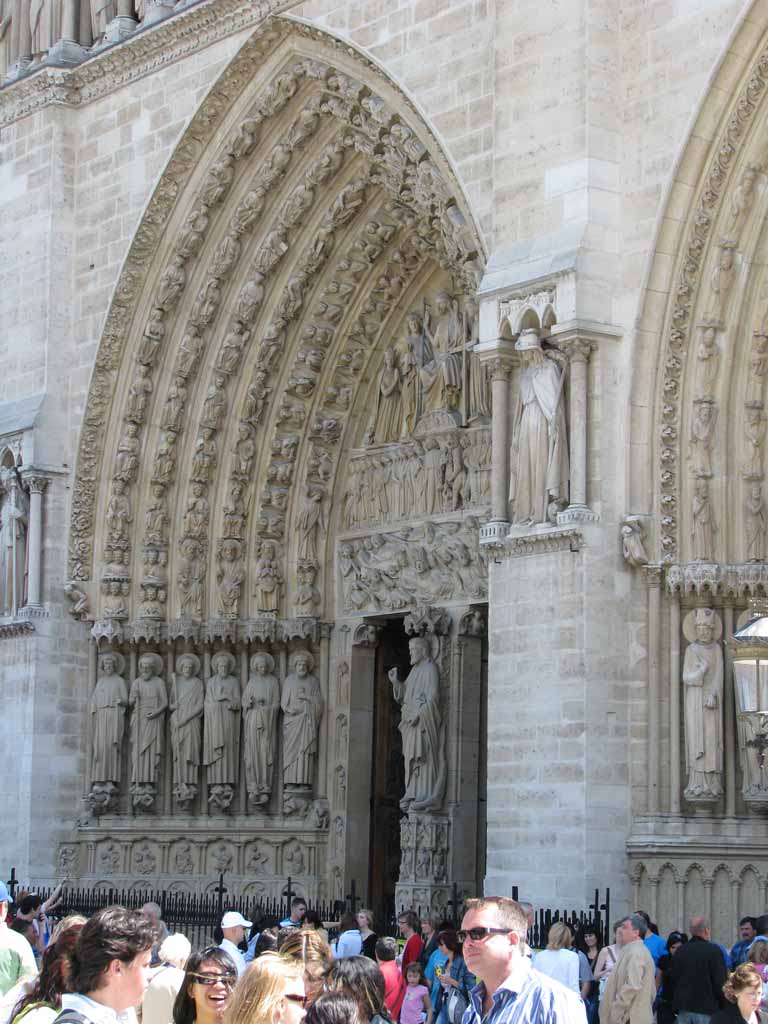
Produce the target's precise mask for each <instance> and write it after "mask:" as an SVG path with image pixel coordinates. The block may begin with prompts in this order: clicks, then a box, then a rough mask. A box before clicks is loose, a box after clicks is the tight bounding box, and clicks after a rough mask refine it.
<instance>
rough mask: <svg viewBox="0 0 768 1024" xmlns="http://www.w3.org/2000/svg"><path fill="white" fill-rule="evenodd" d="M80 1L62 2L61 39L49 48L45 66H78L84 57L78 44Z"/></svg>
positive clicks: (69, 0)
mask: <svg viewBox="0 0 768 1024" xmlns="http://www.w3.org/2000/svg"><path fill="white" fill-rule="evenodd" d="M80 7H81V4H80V0H64V13H63V18H62V26H61V39H60V40H59V41H58V42H57V43H56V44H55V45H54V46H52V47H51V49H50V50H49V51H48V56H47V57H46V59H45V63H46V64H79V63H80V61H81V60H83V59H84V58H85V56H86V50H85V47H84V46H82V45H81V44H80Z"/></svg>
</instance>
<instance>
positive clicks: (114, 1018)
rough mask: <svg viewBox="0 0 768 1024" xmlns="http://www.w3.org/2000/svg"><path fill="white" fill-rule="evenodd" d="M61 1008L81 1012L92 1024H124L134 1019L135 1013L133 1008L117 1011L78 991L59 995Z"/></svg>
mask: <svg viewBox="0 0 768 1024" xmlns="http://www.w3.org/2000/svg"><path fill="white" fill-rule="evenodd" d="M61 1008H62V1010H74V1011H75V1013H82V1015H83V1016H84V1017H87V1018H88V1020H90V1021H92V1022H93V1024H126V1021H128V1020H135V1019H136V1014H135V1012H134V1011H133V1010H125V1011H124V1012H123V1013H118V1012H117V1010H113V1009H112V1007H111V1006H105V1005H104V1003H97V1002H96V1000H95V999H89V998H88V996H81V995H80V993H79V992H72V993H70V994H67V995H63V996H62V997H61Z"/></svg>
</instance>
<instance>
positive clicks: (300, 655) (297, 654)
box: [288, 650, 315, 672]
mask: <svg viewBox="0 0 768 1024" xmlns="http://www.w3.org/2000/svg"><path fill="white" fill-rule="evenodd" d="M302 659H303V660H304V661H307V662H309V671H310V672H314V671H315V657H314V655H313V654H312V652H311V651H305V650H301V651H294V652H293V654H292V655H291V657H290V659H289V662H288V664H289V665H290V669H291V672H295V671H296V662H297V661H300V660H302Z"/></svg>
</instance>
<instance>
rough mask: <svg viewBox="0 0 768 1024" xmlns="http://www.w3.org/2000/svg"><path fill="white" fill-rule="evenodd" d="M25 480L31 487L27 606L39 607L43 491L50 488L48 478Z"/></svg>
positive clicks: (34, 475) (28, 476) (26, 476)
mask: <svg viewBox="0 0 768 1024" xmlns="http://www.w3.org/2000/svg"><path fill="white" fill-rule="evenodd" d="M23 479H24V483H26V484H27V486H28V487H29V535H28V582H27V605H28V606H32V607H39V606H40V604H41V603H42V602H41V600H40V582H41V570H42V563H43V491H44V490H45V488H46V487H47V486H48V478H47V477H44V476H40V475H39V474H37V473H30V474H24V478H23Z"/></svg>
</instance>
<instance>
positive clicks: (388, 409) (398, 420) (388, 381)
mask: <svg viewBox="0 0 768 1024" xmlns="http://www.w3.org/2000/svg"><path fill="white" fill-rule="evenodd" d="M402 423H403V404H402V395H401V381H400V369H399V367H398V365H397V353H396V352H395V350H394V348H392V346H391V345H390V347H389V348H387V349H386V350H385V352H384V365H383V366H382V368H381V375H380V376H379V391H378V394H377V396H376V409H375V411H374V416H373V424H374V426H373V443H374V444H388V443H390V442H391V441H397V440H399V438H400V430H401V428H402Z"/></svg>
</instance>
